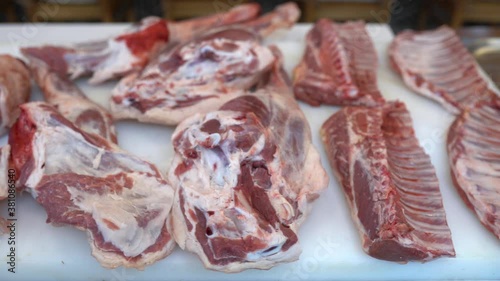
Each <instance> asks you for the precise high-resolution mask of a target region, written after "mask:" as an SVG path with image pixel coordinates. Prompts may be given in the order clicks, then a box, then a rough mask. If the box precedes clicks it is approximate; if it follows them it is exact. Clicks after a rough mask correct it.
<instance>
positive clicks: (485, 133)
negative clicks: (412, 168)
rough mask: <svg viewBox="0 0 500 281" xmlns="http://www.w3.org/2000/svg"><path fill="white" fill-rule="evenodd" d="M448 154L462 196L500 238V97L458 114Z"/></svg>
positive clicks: (486, 225) (450, 138)
mask: <svg viewBox="0 0 500 281" xmlns="http://www.w3.org/2000/svg"><path fill="white" fill-rule="evenodd" d="M448 157H449V162H450V167H451V172H452V173H451V174H452V178H453V182H454V184H455V186H456V188H457V190H458V192H459V193H460V195H461V197H462V199H463V200H464V201H465V203H466V204H467V206H469V207H470V208H471V209H472V210H474V212H476V215H477V216H478V218H479V220H480V221H481V223H483V225H484V226H485V227H486V228H487V229H488V230H489V231H491V232H493V234H494V235H495V236H496V237H497V238H499V239H500V100H496V101H495V102H491V103H486V102H482V103H480V104H477V105H476V106H475V107H473V108H469V109H468V110H465V111H463V112H462V114H461V115H460V116H458V117H457V119H456V120H455V122H454V123H453V124H452V126H451V127H450V129H449V132H448Z"/></svg>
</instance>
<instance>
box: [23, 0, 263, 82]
mask: <svg viewBox="0 0 500 281" xmlns="http://www.w3.org/2000/svg"><path fill="white" fill-rule="evenodd" d="M259 11H260V6H259V5H258V4H254V3H249V4H243V5H240V6H236V7H235V8H233V9H231V10H229V11H227V12H224V13H219V14H215V15H212V16H208V17H203V18H197V19H191V20H187V21H183V22H176V23H171V22H168V21H166V20H164V19H161V18H156V17H148V18H145V19H143V20H142V21H141V22H140V23H139V24H137V25H135V26H133V27H131V28H130V29H129V30H127V31H125V32H124V33H122V34H120V35H117V36H115V37H113V38H110V39H107V40H103V41H97V42H87V43H81V44H75V45H73V46H69V47H60V46H41V47H33V48H29V49H26V51H28V52H30V55H31V56H42V57H50V58H51V59H52V61H51V64H50V65H49V67H50V68H51V69H59V70H60V71H61V72H64V73H66V74H69V75H70V76H71V78H72V79H74V78H77V77H80V76H82V75H88V74H91V75H92V77H91V79H90V80H89V82H90V83H92V84H98V83H101V82H104V81H106V80H109V79H113V78H116V77H122V76H124V75H127V74H130V73H132V72H135V71H139V70H141V69H142V68H143V67H144V66H145V65H146V64H147V63H148V61H149V60H150V59H151V58H152V57H154V56H155V55H156V54H157V53H158V52H159V51H160V50H161V49H163V48H164V47H165V46H166V45H167V43H169V42H177V41H184V40H187V39H189V38H192V37H193V36H195V35H196V34H199V33H201V32H203V31H205V30H207V29H209V28H212V27H216V26H223V25H228V24H234V23H238V22H242V21H248V20H252V19H254V18H255V17H257V15H258V13H259Z"/></svg>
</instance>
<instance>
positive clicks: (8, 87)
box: [0, 55, 31, 135]
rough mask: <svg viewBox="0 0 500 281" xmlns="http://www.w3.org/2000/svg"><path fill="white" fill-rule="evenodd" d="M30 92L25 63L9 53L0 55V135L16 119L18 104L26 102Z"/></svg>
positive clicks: (5, 131) (28, 75)
mask: <svg viewBox="0 0 500 281" xmlns="http://www.w3.org/2000/svg"><path fill="white" fill-rule="evenodd" d="M30 94H31V81H30V73H29V70H28V68H27V67H26V65H25V64H24V63H23V62H22V61H20V60H18V59H16V58H14V57H12V56H10V55H0V135H3V134H5V133H7V131H8V129H9V128H10V126H11V125H12V124H13V123H14V122H15V121H16V118H17V116H19V108H18V106H19V105H20V104H22V103H25V102H27V101H28V100H29V98H30Z"/></svg>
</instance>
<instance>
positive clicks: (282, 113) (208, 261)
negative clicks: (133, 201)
mask: <svg viewBox="0 0 500 281" xmlns="http://www.w3.org/2000/svg"><path fill="white" fill-rule="evenodd" d="M274 74H277V75H274ZM274 74H273V75H272V76H271V77H269V80H270V81H271V82H270V84H271V85H272V86H268V87H267V88H266V89H263V90H260V91H258V92H257V93H254V94H248V95H243V96H240V97H237V98H235V99H233V100H231V101H229V102H227V103H225V104H224V105H223V106H222V107H221V108H220V109H219V110H217V111H212V112H209V113H206V114H196V115H195V116H192V117H191V118H189V119H187V120H185V121H184V122H182V123H181V124H180V125H179V126H178V127H177V128H176V130H175V132H174V134H173V136H172V142H173V145H174V150H175V156H174V159H173V161H172V164H171V166H170V167H171V168H170V171H169V174H168V178H169V181H170V182H171V183H172V186H173V187H174V188H175V189H176V193H175V199H174V202H175V203H174V206H173V209H172V214H171V221H172V226H173V234H174V238H175V240H176V242H177V243H178V244H179V245H180V247H181V248H182V249H185V250H187V251H190V252H194V253H196V254H197V255H198V256H199V258H200V259H201V260H202V262H203V263H204V265H205V266H206V267H207V268H209V269H213V270H218V271H224V272H239V271H242V270H245V269H249V268H256V269H268V268H270V267H272V266H274V265H276V264H278V263H282V262H290V261H294V260H296V259H297V258H298V256H299V254H300V251H301V250H300V246H299V242H298V237H297V232H298V229H299V226H300V224H301V223H302V222H303V221H304V219H305V218H306V216H307V213H308V211H309V209H310V203H311V202H312V201H313V200H314V199H316V198H317V197H318V196H319V193H320V192H321V191H322V190H323V189H324V188H326V186H327V185H328V177H327V175H326V172H325V170H324V169H323V166H322V165H321V161H320V157H319V154H318V152H317V151H316V149H315V148H314V147H313V145H312V143H311V132H310V128H309V125H308V123H307V121H306V119H305V117H304V114H303V113H302V111H301V110H300V108H299V106H298V104H297V102H296V101H295V100H294V98H293V95H292V93H291V89H289V88H288V86H289V85H288V84H287V83H288V82H289V81H288V79H286V77H280V75H281V73H278V72H274ZM289 91H290V92H289Z"/></svg>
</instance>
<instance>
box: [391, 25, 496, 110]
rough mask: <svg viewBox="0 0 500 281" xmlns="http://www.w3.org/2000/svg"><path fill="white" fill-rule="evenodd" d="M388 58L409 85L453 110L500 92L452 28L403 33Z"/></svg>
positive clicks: (494, 95) (393, 44) (392, 46)
mask: <svg viewBox="0 0 500 281" xmlns="http://www.w3.org/2000/svg"><path fill="white" fill-rule="evenodd" d="M389 57H390V61H391V65H392V67H393V68H394V69H395V70H396V72H398V73H399V74H400V75H401V77H402V78H403V80H404V82H405V83H406V85H407V86H408V87H409V88H411V89H412V90H413V91H415V92H416V93H418V94H421V95H423V96H425V97H427V98H430V99H432V100H435V101H437V102H439V103H440V104H441V105H442V106H444V107H445V108H446V109H447V110H449V111H450V112H452V113H455V114H458V113H460V111H462V110H463V109H465V108H468V107H470V106H473V105H474V104H475V103H477V102H480V101H482V100H490V99H491V98H495V97H496V96H497V95H498V94H499V93H498V92H497V90H495V89H493V88H492V87H490V85H489V84H488V81H487V80H486V79H485V78H484V76H483V75H482V74H481V73H480V71H479V67H478V65H477V62H476V61H475V59H474V57H473V56H472V55H471V54H470V53H469V51H468V50H467V49H466V48H465V46H464V45H463V44H462V42H461V41H460V37H458V36H457V34H456V33H455V31H454V30H453V29H451V28H449V27H446V26H442V27H440V28H438V29H435V30H430V31H418V32H417V31H404V32H401V33H399V34H398V35H397V36H396V38H394V40H393V42H392V43H391V45H390V47H389Z"/></svg>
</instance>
